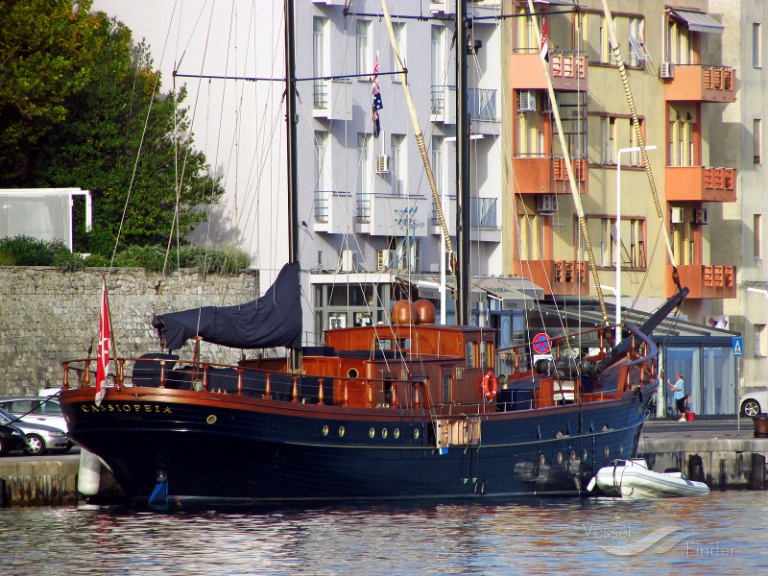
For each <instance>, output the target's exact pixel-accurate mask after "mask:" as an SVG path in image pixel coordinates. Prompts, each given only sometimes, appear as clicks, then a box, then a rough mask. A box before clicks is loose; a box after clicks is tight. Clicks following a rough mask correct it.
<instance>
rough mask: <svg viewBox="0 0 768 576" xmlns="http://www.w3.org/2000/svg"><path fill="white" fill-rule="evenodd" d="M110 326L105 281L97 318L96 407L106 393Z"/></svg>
mask: <svg viewBox="0 0 768 576" xmlns="http://www.w3.org/2000/svg"><path fill="white" fill-rule="evenodd" d="M111 332H112V326H111V324H110V321H109V303H108V302H107V281H106V280H104V287H103V289H102V291H101V314H100V316H99V346H98V348H97V349H96V406H99V405H100V404H101V401H102V400H103V399H104V395H105V394H106V393H107V374H108V372H109V349H110V347H111V342H112V340H111Z"/></svg>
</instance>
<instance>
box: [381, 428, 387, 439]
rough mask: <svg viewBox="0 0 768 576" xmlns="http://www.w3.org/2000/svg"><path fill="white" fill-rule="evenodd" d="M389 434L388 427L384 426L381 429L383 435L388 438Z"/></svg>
mask: <svg viewBox="0 0 768 576" xmlns="http://www.w3.org/2000/svg"><path fill="white" fill-rule="evenodd" d="M387 434H388V432H387V429H386V428H382V429H381V437H382V438H386V437H387Z"/></svg>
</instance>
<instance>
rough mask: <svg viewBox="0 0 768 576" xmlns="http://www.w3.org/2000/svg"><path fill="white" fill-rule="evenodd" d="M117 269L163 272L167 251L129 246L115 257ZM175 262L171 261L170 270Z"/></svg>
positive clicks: (153, 247) (152, 247)
mask: <svg viewBox="0 0 768 576" xmlns="http://www.w3.org/2000/svg"><path fill="white" fill-rule="evenodd" d="M114 265H115V267H117V268H144V269H145V270H149V271H150V272H161V271H162V270H163V267H164V266H165V251H164V250H161V249H160V248H158V247H157V246H129V247H128V248H126V249H125V250H123V251H122V252H118V253H117V256H115V263H114ZM174 267H175V262H171V261H170V260H169V269H174Z"/></svg>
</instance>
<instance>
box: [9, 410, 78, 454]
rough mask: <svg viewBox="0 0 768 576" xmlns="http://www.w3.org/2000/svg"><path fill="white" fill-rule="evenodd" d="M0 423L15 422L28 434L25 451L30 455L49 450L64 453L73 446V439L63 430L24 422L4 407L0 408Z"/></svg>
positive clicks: (16, 425)
mask: <svg viewBox="0 0 768 576" xmlns="http://www.w3.org/2000/svg"><path fill="white" fill-rule="evenodd" d="M0 424H13V426H15V427H16V428H18V429H19V430H21V431H22V432H23V433H24V434H25V435H26V437H27V443H26V446H25V447H24V452H25V453H27V454H29V455H30V456H41V455H43V454H45V453H46V452H48V451H50V452H62V453H63V452H67V451H69V449H70V448H72V441H71V440H70V439H69V438H67V435H66V434H65V433H64V431H63V430H59V429H58V428H54V427H53V426H46V425H45V424H32V423H30V422H24V421H23V420H19V419H18V418H17V417H16V416H14V415H13V414H10V413H9V412H6V411H5V410H3V409H2V408H0Z"/></svg>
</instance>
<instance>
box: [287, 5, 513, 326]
mask: <svg viewBox="0 0 768 576" xmlns="http://www.w3.org/2000/svg"><path fill="white" fill-rule="evenodd" d="M305 8H308V9H305ZM390 10H391V13H392V14H391V15H392V21H393V31H392V34H393V36H394V44H395V45H396V47H397V51H398V52H399V53H400V55H401V58H402V60H403V62H404V64H405V66H406V67H407V75H406V74H403V73H401V68H400V65H399V63H398V62H397V59H396V56H395V50H393V42H392V40H391V37H390V32H389V30H388V27H387V23H386V20H385V19H384V18H383V16H382V11H381V4H380V2H378V1H375V0H361V1H356V2H347V1H341V0H325V1H314V2H309V1H308V2H306V6H305V5H302V9H301V10H297V11H296V14H297V33H296V35H297V39H298V44H299V45H298V48H297V54H298V55H299V58H298V59H297V77H298V78H299V79H300V80H299V94H300V99H301V102H302V104H301V107H302V109H303V112H302V114H301V118H300V122H299V124H298V131H299V137H298V140H299V154H298V156H299V158H302V159H307V162H306V164H305V165H303V167H302V169H301V170H300V174H299V180H300V183H299V188H300V191H301V192H300V194H301V195H302V197H303V200H302V201H301V202H300V213H301V217H302V219H303V221H304V224H305V227H304V234H303V235H302V236H303V238H302V247H303V248H302V253H301V264H302V269H305V270H311V271H312V272H311V274H310V279H309V282H310V285H309V286H308V292H307V293H308V294H310V295H311V298H312V304H313V307H314V317H313V318H311V319H309V318H307V319H305V325H307V326H312V327H313V330H312V333H311V334H308V338H307V339H308V340H310V341H311V340H312V338H316V339H317V338H320V337H321V334H322V330H323V329H326V328H328V327H332V326H349V325H352V324H360V323H378V322H385V321H387V319H388V316H387V315H388V313H389V309H390V302H391V301H392V300H393V299H395V298H398V297H400V296H401V295H402V292H400V291H408V290H411V289H416V290H418V289H419V287H421V291H422V293H423V294H424V295H427V296H430V297H433V298H434V297H436V296H438V295H437V292H438V288H439V286H438V284H439V278H440V273H441V266H440V262H441V261H443V262H447V260H448V258H447V251H446V248H445V246H444V245H443V244H442V242H443V241H442V238H443V234H442V233H443V225H442V224H441V221H440V215H439V210H438V202H435V198H434V195H433V193H432V191H431V189H430V185H429V182H428V179H427V177H426V173H425V169H424V167H423V163H422V158H421V155H420V151H419V148H418V144H417V141H416V138H415V137H414V136H415V133H416V129H415V128H414V126H413V125H412V122H411V115H410V112H409V110H408V108H407V105H406V98H405V95H404V91H403V86H404V84H406V83H407V86H408V88H409V89H410V92H411V95H412V100H413V102H414V103H415V106H416V118H417V119H418V122H419V128H418V129H419V130H420V132H421V133H422V135H423V141H424V146H425V150H426V155H427V157H428V159H429V161H430V163H431V167H432V170H433V174H434V180H435V183H436V188H437V191H438V194H439V199H440V202H439V205H440V206H442V208H443V210H442V211H443V220H444V223H445V227H446V228H447V230H448V232H449V235H450V236H451V237H453V236H455V233H456V184H455V182H456V177H455V176H456V65H455V54H456V50H457V47H461V48H463V49H464V50H466V51H467V52H468V58H469V62H470V65H469V67H468V79H467V81H468V85H469V87H468V89H467V90H466V94H467V100H466V101H467V103H468V115H469V119H470V123H471V133H472V136H471V140H470V143H471V144H470V154H471V156H472V174H471V177H470V179H471V191H470V195H471V200H470V213H471V217H470V228H471V239H472V243H471V248H470V257H471V262H472V264H471V271H472V274H473V275H474V276H488V275H491V274H498V273H499V271H500V270H501V254H502V245H501V214H500V191H501V189H502V186H501V158H502V150H501V139H500V126H501V122H500V121H501V115H502V112H501V109H500V105H501V100H500V94H499V87H500V86H501V58H500V51H501V45H500V34H499V28H498V20H497V18H496V16H497V15H498V14H499V3H498V2H484V3H474V4H473V5H472V7H471V8H470V9H469V10H470V15H471V20H472V27H471V29H470V30H468V32H467V36H466V37H465V38H464V39H463V40H462V41H459V42H456V39H455V4H454V2H429V1H425V0H419V1H410V2H405V3H402V2H401V3H397V4H393V5H392V6H391V8H390ZM375 71H378V74H375ZM374 103H375V106H374ZM374 108H375V109H374ZM310 158H312V159H314V160H313V163H312V164H311V163H310V162H309V159H310ZM418 278H421V280H419V279H418ZM481 292H482V291H481ZM414 296H418V294H415V295H414ZM447 300H448V302H447V305H446V307H447V308H450V310H448V317H449V318H450V316H451V315H452V310H453V308H452V306H451V304H450V298H448V299H447ZM478 300H483V301H485V295H484V294H482V298H480V297H478ZM478 314H480V312H478V311H477V305H476V311H475V319H474V321H475V322H480V321H484V320H482V319H481V318H478V316H477V315H478Z"/></svg>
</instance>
